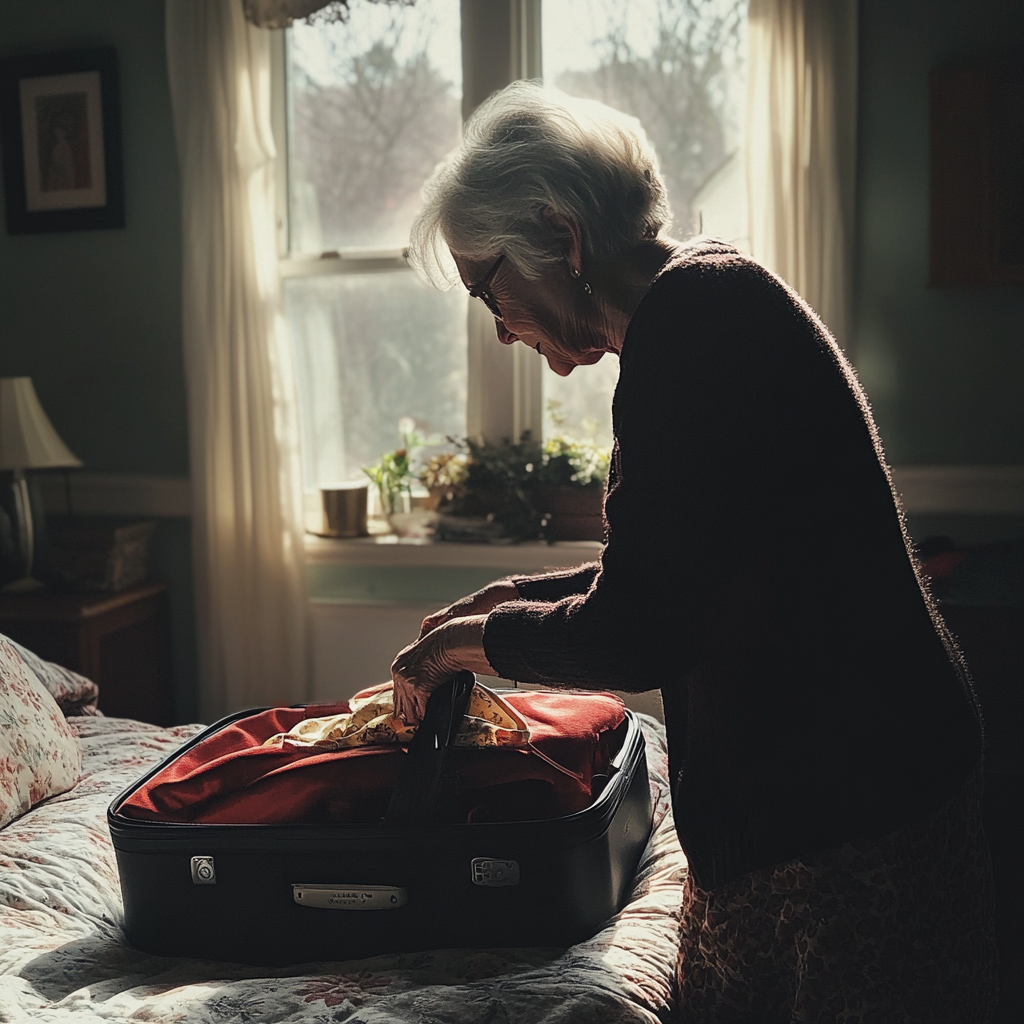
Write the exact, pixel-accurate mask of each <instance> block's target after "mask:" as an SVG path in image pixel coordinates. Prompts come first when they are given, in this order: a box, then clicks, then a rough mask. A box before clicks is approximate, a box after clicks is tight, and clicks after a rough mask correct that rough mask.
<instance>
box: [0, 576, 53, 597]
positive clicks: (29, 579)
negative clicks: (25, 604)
mask: <svg viewBox="0 0 1024 1024" xmlns="http://www.w3.org/2000/svg"><path fill="white" fill-rule="evenodd" d="M45 586H46V584H45V583H43V582H42V581H41V580H37V579H35V578H34V577H33V576H22V578H21V579H20V580H12V581H11V582H10V583H7V584H5V585H4V586H3V587H0V590H2V591H3V593H5V594H30V593H31V592H32V591H33V590H42V589H43V587H45Z"/></svg>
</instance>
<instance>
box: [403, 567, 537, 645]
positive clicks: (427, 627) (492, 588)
mask: <svg viewBox="0 0 1024 1024" xmlns="http://www.w3.org/2000/svg"><path fill="white" fill-rule="evenodd" d="M518 600H519V591H518V590H516V587H515V584H514V583H509V582H508V581H507V580H497V581H496V582H495V583H488V584H487V586H486V587H483V588H482V589H480V590H478V591H477V592H476V593H475V594H470V595H469V597H464V598H462V599H461V600H459V601H456V602H455V603H454V604H450V605H448V607H447V608H442V609H441V610H440V611H436V612H434V614H433V615H428V616H427V617H426V618H425V619H424V620H423V625H422V626H421V627H420V639H421V640H422V639H423V638H424V637H425V636H426V635H427V634H428V633H430V632H431V631H433V630H435V629H437V628H438V626H443V625H444V624H445V623H446V622H450V621H451V620H452V619H463V618H466V617H467V616H469V615H486V614H487V613H488V612H492V611H494V609H495V608H497V607H498V605H499V604H504V603H505V602H506V601H518Z"/></svg>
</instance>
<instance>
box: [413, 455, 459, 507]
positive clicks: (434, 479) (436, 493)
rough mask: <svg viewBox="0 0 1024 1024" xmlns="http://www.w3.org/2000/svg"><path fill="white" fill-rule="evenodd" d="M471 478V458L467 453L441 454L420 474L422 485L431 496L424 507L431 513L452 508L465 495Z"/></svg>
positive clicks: (432, 459) (435, 456)
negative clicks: (468, 478)
mask: <svg viewBox="0 0 1024 1024" xmlns="http://www.w3.org/2000/svg"><path fill="white" fill-rule="evenodd" d="M468 476H469V456H468V455H467V454H466V453H465V452H439V453H438V454H437V455H434V456H433V457H432V458H431V459H430V461H429V462H428V463H427V464H426V466H425V467H424V468H423V471H422V472H421V473H420V476H419V479H420V483H422V484H423V486H424V487H426V489H427V494H428V495H429V496H428V497H427V498H426V499H425V500H424V502H423V507H424V508H426V509H429V510H430V511H432V512H433V511H437V510H438V509H447V508H451V507H452V506H453V505H454V504H455V502H456V501H457V500H458V498H460V497H461V496H462V494H463V493H464V485H465V482H466V478H467V477H468Z"/></svg>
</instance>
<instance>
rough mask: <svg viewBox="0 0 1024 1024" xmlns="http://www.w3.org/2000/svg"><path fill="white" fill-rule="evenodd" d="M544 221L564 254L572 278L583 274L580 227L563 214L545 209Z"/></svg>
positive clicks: (548, 208)
mask: <svg viewBox="0 0 1024 1024" xmlns="http://www.w3.org/2000/svg"><path fill="white" fill-rule="evenodd" d="M544 219H545V220H546V221H547V223H548V226H549V227H550V228H551V233H552V234H553V235H554V236H555V239H556V242H557V244H558V245H559V246H560V247H561V249H562V252H563V253H564V254H565V262H566V263H567V264H568V265H569V273H570V274H572V276H573V277H579V276H580V274H581V273H583V236H582V234H581V232H580V227H579V225H578V224H577V223H576V221H574V220H570V218H568V217H566V216H565V214H562V213H558V212H556V211H555V210H552V209H551V207H550V206H549V207H546V208H545V210H544Z"/></svg>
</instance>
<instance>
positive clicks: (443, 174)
mask: <svg viewBox="0 0 1024 1024" xmlns="http://www.w3.org/2000/svg"><path fill="white" fill-rule="evenodd" d="M549 210H550V211H554V212H555V213H559V214H561V215H563V216H564V217H566V218H568V219H569V220H571V221H573V222H574V223H575V224H577V225H578V226H579V228H580V232H581V235H582V240H583V258H584V260H585V261H587V262H590V261H600V262H605V261H609V260H614V259H615V258H616V257H618V256H620V255H622V254H623V253H625V252H626V251H627V250H629V249H631V248H632V247H633V246H635V245H637V244H639V243H640V242H642V241H644V240H647V239H653V238H656V237H657V236H658V235H659V234H660V232H661V231H662V230H663V229H664V228H667V226H668V225H669V223H670V222H671V216H672V215H671V211H670V210H669V205H668V197H667V195H666V193H665V185H664V183H663V182H662V180H661V176H660V175H659V173H658V158H657V156H656V155H655V153H654V149H653V147H652V146H651V144H650V143H649V142H648V140H647V135H646V133H645V132H644V130H643V128H642V127H641V126H640V122H639V121H637V120H636V118H634V117H629V116H627V115H626V114H622V113H620V112H619V111H617V110H612V109H611V108H610V107H606V106H605V105H604V104H603V103H598V102H596V101H595V100H581V99H575V98H573V97H571V96H566V95H565V94H564V93H561V92H558V91H556V90H554V89H547V88H544V87H543V86H542V85H541V84H540V83H538V82H525V81H520V82H513V83H512V84H511V85H509V86H507V87H506V88H504V89H502V90H501V91H500V92H497V93H495V94H494V95H493V96H491V97H490V98H489V99H488V100H487V101H486V102H484V103H483V104H481V106H480V107H478V108H477V110H476V112H475V113H474V114H473V116H472V117H471V118H470V119H469V121H468V122H467V123H466V126H465V129H464V132H463V139H462V144H461V145H460V146H459V147H458V148H457V149H456V150H454V151H453V152H452V153H450V154H449V155H448V157H447V158H446V159H445V160H444V161H443V162H442V163H441V164H439V165H438V167H437V169H436V170H435V171H434V173H433V175H432V176H431V177H430V179H429V180H428V181H427V183H426V184H425V185H424V186H423V210H422V212H421V213H420V215H419V217H418V218H417V219H416V222H415V224H413V227H412V235H411V238H410V243H409V262H410V263H411V264H412V265H413V266H414V267H416V268H417V269H419V270H421V271H422V272H423V273H424V274H426V276H427V277H428V278H429V279H430V280H431V282H432V283H433V284H435V285H437V286H438V287H442V288H447V287H450V286H451V285H452V284H455V283H456V282H458V280H459V277H458V272H457V270H456V268H455V265H454V262H453V260H452V254H455V255H458V256H460V257H463V258H465V259H471V260H480V261H483V260H486V259H496V258H497V257H498V255H499V254H501V253H504V255H505V258H506V259H507V260H508V261H509V262H510V263H511V264H512V265H513V266H514V267H515V269H516V270H517V271H519V273H520V274H522V275H523V276H524V277H526V278H534V279H535V278H537V277H539V276H540V274H541V273H542V272H543V270H544V269H545V267H548V266H551V265H552V264H556V263H559V262H560V261H561V260H564V259H565V255H566V254H565V252H564V251H560V250H557V249H556V248H555V247H554V246H553V244H552V237H551V228H550V225H549V224H548V222H547V220H546V213H547V211H549Z"/></svg>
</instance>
